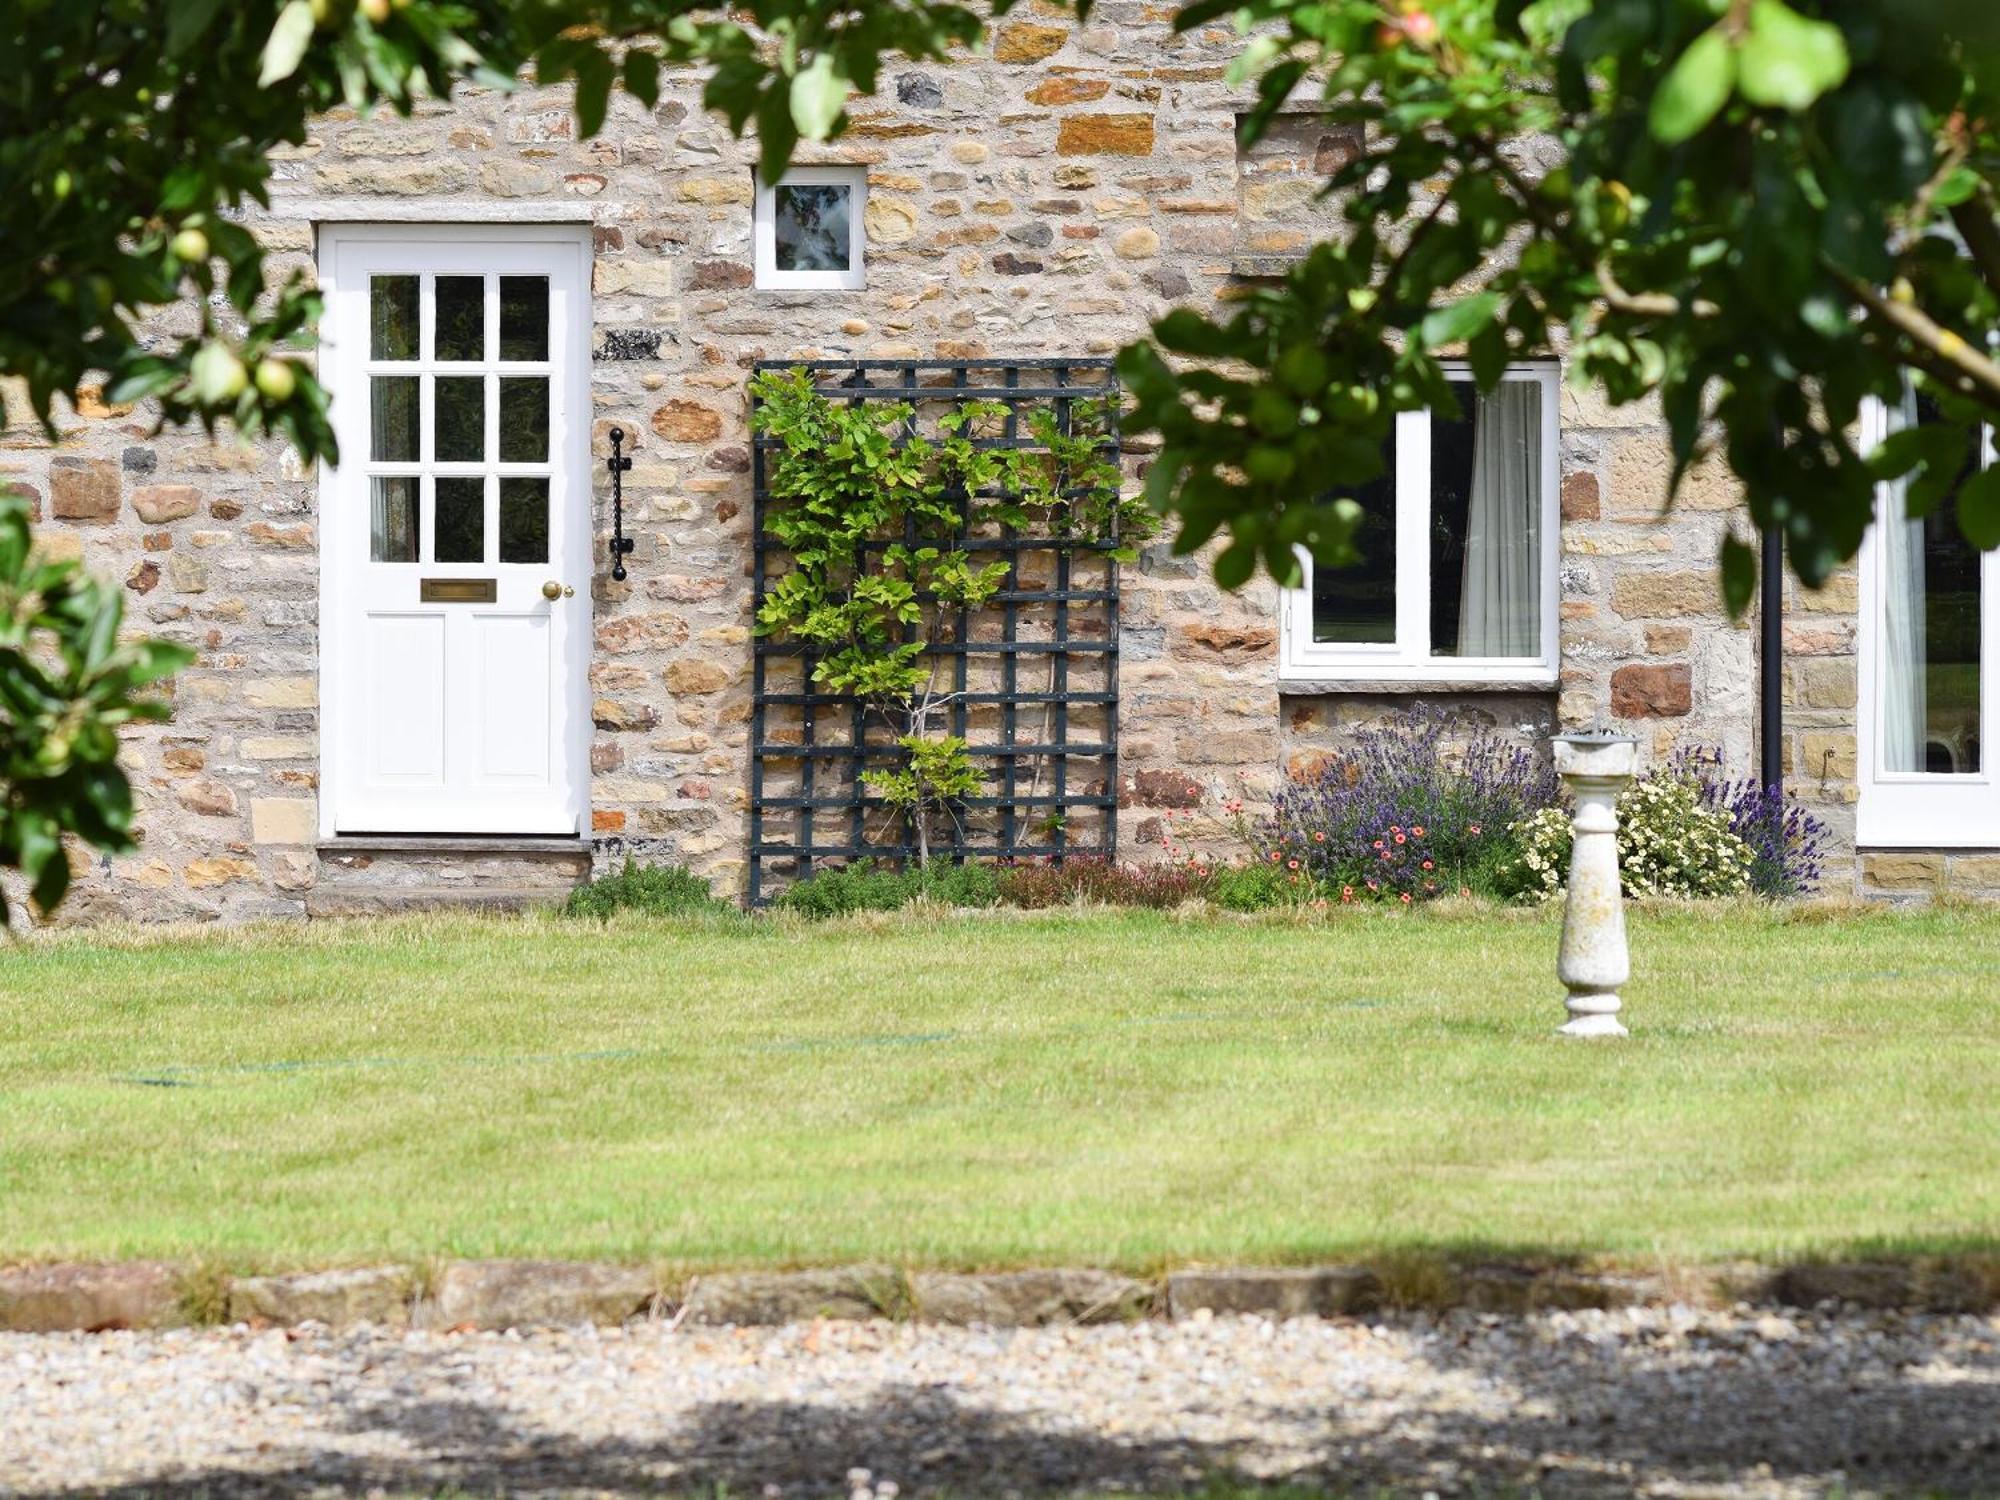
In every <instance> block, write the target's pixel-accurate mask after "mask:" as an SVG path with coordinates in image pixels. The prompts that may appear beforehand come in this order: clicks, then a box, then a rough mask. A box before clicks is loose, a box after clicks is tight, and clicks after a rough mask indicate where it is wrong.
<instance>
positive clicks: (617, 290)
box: [590, 260, 674, 297]
mask: <svg viewBox="0 0 2000 1500" xmlns="http://www.w3.org/2000/svg"><path fill="white" fill-rule="evenodd" d="M590 284H591V290H593V291H594V292H596V293H597V294H598V295H599V296H601V297H616V296H620V295H628V296H633V297H668V296H672V295H673V290H674V263H673V262H672V261H670V260H600V261H599V262H597V266H596V269H595V270H593V271H592V272H591V278H590Z"/></svg>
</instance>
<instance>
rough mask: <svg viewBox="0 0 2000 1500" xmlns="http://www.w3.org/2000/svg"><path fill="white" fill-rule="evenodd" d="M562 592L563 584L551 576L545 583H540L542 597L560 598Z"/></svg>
mask: <svg viewBox="0 0 2000 1500" xmlns="http://www.w3.org/2000/svg"><path fill="white" fill-rule="evenodd" d="M563 593H564V590H563V586H562V585H561V584H559V583H557V582H556V581H555V580H554V579H553V578H551V579H550V580H549V581H548V582H547V583H545V584H543V585H542V597H543V598H544V599H560V598H562V596H563Z"/></svg>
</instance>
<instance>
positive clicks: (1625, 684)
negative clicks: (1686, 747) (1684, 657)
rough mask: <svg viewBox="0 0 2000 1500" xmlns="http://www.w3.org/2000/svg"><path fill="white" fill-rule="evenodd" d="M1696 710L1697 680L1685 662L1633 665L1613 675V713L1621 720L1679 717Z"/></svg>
mask: <svg viewBox="0 0 2000 1500" xmlns="http://www.w3.org/2000/svg"><path fill="white" fill-rule="evenodd" d="M1693 707H1694V677H1693V674H1692V673H1691V672H1690V671H1689V670H1688V667H1687V664H1686V663H1685V662H1675V663H1673V664H1671V665H1668V666H1649V665H1637V664H1635V665H1631V666H1624V667H1620V668H1619V669H1618V670H1617V671H1615V672H1613V673H1612V674H1611V712H1612V714H1613V716H1614V717H1616V718H1620V719H1662V718H1677V717H1679V716H1680V715H1682V714H1685V713H1687V712H1688V711H1689V710H1691V709H1692V708H1693Z"/></svg>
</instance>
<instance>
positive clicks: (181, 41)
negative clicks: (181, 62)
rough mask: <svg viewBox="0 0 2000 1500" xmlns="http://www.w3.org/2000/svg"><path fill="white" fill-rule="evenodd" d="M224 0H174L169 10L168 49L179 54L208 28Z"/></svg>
mask: <svg viewBox="0 0 2000 1500" xmlns="http://www.w3.org/2000/svg"><path fill="white" fill-rule="evenodd" d="M221 9H222V0H173V4H172V5H171V6H170V7H169V8H168V11H167V51H168V52H169V53H175V54H178V53H180V52H184V51H186V50H187V47H188V44H189V43H190V42H194V41H197V40H199V38H200V37H201V34H202V33H203V32H205V31H207V30H208V26H209V23H210V22H211V21H213V20H214V19H215V13H216V12H217V11H219V10H221Z"/></svg>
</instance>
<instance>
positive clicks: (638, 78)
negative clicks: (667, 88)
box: [625, 48, 660, 109]
mask: <svg viewBox="0 0 2000 1500" xmlns="http://www.w3.org/2000/svg"><path fill="white" fill-rule="evenodd" d="M625 88H626V91H627V92H628V93H630V94H631V96H632V97H633V98H634V99H637V100H638V101H639V102H640V103H641V104H643V105H645V106H646V108H648V109H651V108H652V107H653V106H654V105H656V104H658V103H659V102H660V55H659V54H658V53H657V52H647V51H645V50H644V49H642V48H634V49H633V50H632V51H630V52H628V53H626V54H625Z"/></svg>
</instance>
